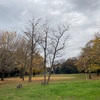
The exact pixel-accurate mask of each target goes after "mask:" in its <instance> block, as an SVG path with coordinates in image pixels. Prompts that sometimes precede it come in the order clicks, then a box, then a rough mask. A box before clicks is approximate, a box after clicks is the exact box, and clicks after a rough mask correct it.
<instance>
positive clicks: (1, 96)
mask: <svg viewBox="0 0 100 100" xmlns="http://www.w3.org/2000/svg"><path fill="white" fill-rule="evenodd" d="M27 80H28V78H27V77H26V78H25V81H21V79H20V78H6V79H5V81H4V82H1V81H0V100H100V77H97V76H96V75H92V80H85V75H83V74H70V75H52V77H51V81H50V84H49V85H47V86H43V85H41V84H40V83H41V81H42V80H43V77H42V76H36V77H33V79H32V80H33V81H32V82H31V83H29V82H27ZM19 83H21V84H23V88H21V89H16V86H17V84H19Z"/></svg>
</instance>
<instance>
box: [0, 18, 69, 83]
mask: <svg viewBox="0 0 100 100" xmlns="http://www.w3.org/2000/svg"><path fill="white" fill-rule="evenodd" d="M68 30H69V25H68V24H60V25H57V26H55V27H52V26H51V25H50V24H49V20H47V19H46V20H45V21H43V20H42V19H41V18H40V19H35V18H34V17H33V18H32V19H31V20H29V21H28V25H27V26H26V27H25V30H24V31H23V33H21V34H18V33H17V32H8V31H1V32H0V74H1V75H0V76H1V81H4V76H5V73H13V72H14V71H19V73H20V77H21V78H22V80H24V76H25V74H27V75H29V79H28V81H29V82H31V81H32V76H33V75H35V74H37V73H41V72H42V73H43V74H44V80H43V81H44V84H48V83H49V81H50V76H51V73H52V69H53V68H54V62H55V61H56V58H57V57H58V55H59V53H60V51H61V50H63V49H64V48H65V45H66V41H68V39H69V34H68V33H67V31H68ZM41 54H42V56H41ZM48 65H49V67H50V70H49V75H48V76H47V74H46V72H47V66H48Z"/></svg>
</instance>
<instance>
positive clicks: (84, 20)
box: [0, 0, 100, 59]
mask: <svg viewBox="0 0 100 100" xmlns="http://www.w3.org/2000/svg"><path fill="white" fill-rule="evenodd" d="M33 14H34V15H35V16H36V17H48V18H49V19H52V20H53V21H54V22H59V23H64V22H68V23H70V24H71V26H70V30H69V33H70V34H71V35H70V40H69V41H68V45H67V48H66V49H65V50H64V58H65V59H67V58H68V57H74V56H78V55H79V54H80V51H81V48H82V47H84V45H85V44H86V43H87V42H88V41H89V40H90V39H92V38H93V36H94V32H97V31H98V30H99V25H100V0H0V30H3V31H4V30H8V31H18V32H21V30H22V29H23V28H24V25H25V22H26V21H27V19H28V18H29V17H30V16H31V15H33Z"/></svg>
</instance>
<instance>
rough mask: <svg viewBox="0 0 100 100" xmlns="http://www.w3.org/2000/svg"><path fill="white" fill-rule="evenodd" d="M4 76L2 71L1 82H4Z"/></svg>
mask: <svg viewBox="0 0 100 100" xmlns="http://www.w3.org/2000/svg"><path fill="white" fill-rule="evenodd" d="M4 75H5V72H4V71H2V75H1V81H4Z"/></svg>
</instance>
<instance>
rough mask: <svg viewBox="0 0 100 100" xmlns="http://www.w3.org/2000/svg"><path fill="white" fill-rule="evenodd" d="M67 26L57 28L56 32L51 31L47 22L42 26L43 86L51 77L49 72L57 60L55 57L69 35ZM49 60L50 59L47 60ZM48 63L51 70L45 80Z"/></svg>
mask: <svg viewBox="0 0 100 100" xmlns="http://www.w3.org/2000/svg"><path fill="white" fill-rule="evenodd" d="M68 29H69V25H67V26H65V25H62V26H58V28H57V29H56V30H54V29H52V28H51V27H50V25H49V23H48V22H46V23H45V24H44V25H43V37H42V47H43V50H44V84H48V83H49V80H50V76H51V71H52V68H53V65H54V62H55V59H56V58H57V55H58V54H59V52H60V51H61V50H63V49H64V47H65V44H66V41H67V40H68V37H69V35H68V34H66V32H67V31H68ZM49 58H50V59H49ZM47 62H49V64H50V66H51V70H50V72H49V76H48V79H47V80H46V66H47V65H48V64H47Z"/></svg>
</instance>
